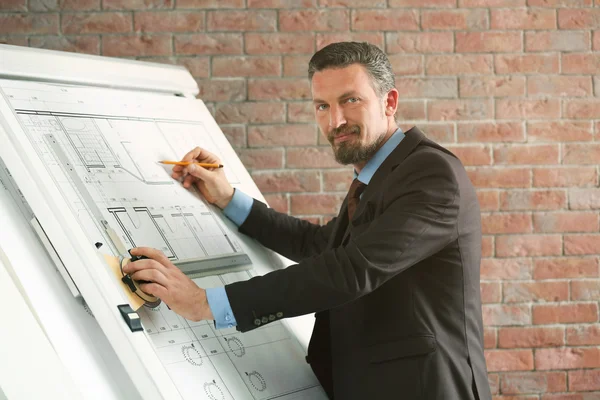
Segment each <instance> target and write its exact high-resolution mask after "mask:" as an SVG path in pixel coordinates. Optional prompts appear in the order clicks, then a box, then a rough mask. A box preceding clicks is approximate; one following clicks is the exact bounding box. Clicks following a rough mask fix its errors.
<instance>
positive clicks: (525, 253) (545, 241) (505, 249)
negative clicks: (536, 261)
mask: <svg viewBox="0 0 600 400" xmlns="http://www.w3.org/2000/svg"><path fill="white" fill-rule="evenodd" d="M561 254H562V237H561V236H560V235H507V236H498V237H497V238H496V256H497V257H536V256H556V255H561Z"/></svg>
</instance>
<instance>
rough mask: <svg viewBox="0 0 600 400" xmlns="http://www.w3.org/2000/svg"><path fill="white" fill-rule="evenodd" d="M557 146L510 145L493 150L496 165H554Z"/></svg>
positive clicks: (557, 150)
mask: <svg viewBox="0 0 600 400" xmlns="http://www.w3.org/2000/svg"><path fill="white" fill-rule="evenodd" d="M558 152H559V148H558V145H554V144H551V145H530V144H510V145H501V146H499V147H495V148H494V162H495V163H496V164H513V165H514V164H556V163H558Z"/></svg>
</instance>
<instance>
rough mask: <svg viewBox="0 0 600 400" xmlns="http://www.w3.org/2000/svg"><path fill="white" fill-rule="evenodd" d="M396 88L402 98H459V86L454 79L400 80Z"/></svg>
mask: <svg viewBox="0 0 600 400" xmlns="http://www.w3.org/2000/svg"><path fill="white" fill-rule="evenodd" d="M396 87H399V88H402V90H400V97H415V98H431V97H452V98H455V97H458V85H457V83H456V79H454V78H404V77H403V78H398V79H396Z"/></svg>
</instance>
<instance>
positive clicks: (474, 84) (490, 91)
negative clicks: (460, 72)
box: [458, 76, 525, 97]
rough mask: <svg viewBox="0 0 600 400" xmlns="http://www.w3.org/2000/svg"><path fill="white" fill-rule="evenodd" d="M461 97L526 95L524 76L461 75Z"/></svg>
mask: <svg viewBox="0 0 600 400" xmlns="http://www.w3.org/2000/svg"><path fill="white" fill-rule="evenodd" d="M458 82H459V89H460V97H489V96H492V97H505V96H524V95H525V77H524V76H492V77H490V76H486V77H460V78H459V81H458Z"/></svg>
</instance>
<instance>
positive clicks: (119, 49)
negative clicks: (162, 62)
mask: <svg viewBox="0 0 600 400" xmlns="http://www.w3.org/2000/svg"><path fill="white" fill-rule="evenodd" d="M102 50H103V55H105V56H110V57H131V56H167V55H171V53H172V51H171V35H161V34H156V35H131V36H130V35H127V36H112V35H111V36H103V37H102Z"/></svg>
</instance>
